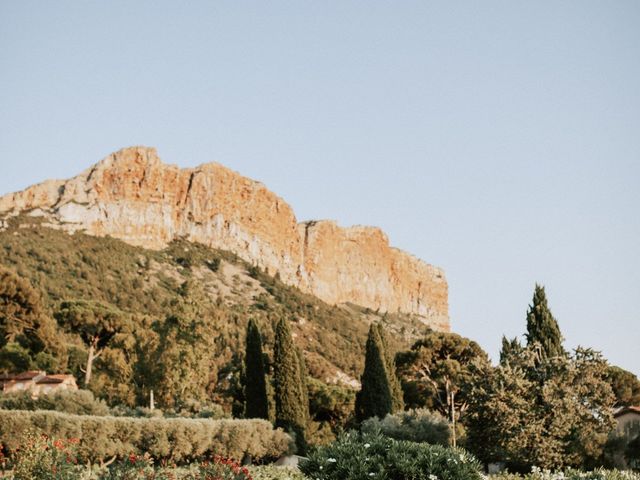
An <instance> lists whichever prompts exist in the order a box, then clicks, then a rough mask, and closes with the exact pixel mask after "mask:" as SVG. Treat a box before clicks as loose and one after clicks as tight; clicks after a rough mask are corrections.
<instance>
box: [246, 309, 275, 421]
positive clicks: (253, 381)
mask: <svg viewBox="0 0 640 480" xmlns="http://www.w3.org/2000/svg"><path fill="white" fill-rule="evenodd" d="M265 374H266V372H265V369H264V357H263V353H262V336H261V335H260V329H259V328H258V325H257V324H256V322H255V320H253V319H251V320H249V324H248V325H247V337H246V343H245V353H244V379H245V380H244V383H245V386H244V397H245V409H244V416H245V418H264V419H268V418H269V398H268V396H267V381H266V377H265Z"/></svg>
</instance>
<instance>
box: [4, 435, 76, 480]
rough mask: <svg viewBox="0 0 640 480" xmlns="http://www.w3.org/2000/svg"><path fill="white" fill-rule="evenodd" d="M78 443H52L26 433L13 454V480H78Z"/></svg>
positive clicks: (50, 440) (64, 441) (55, 441)
mask: <svg viewBox="0 0 640 480" xmlns="http://www.w3.org/2000/svg"><path fill="white" fill-rule="evenodd" d="M77 444H78V441H77V439H69V440H60V439H58V440H54V439H51V438H49V437H47V436H45V435H40V434H37V433H34V432H28V433H27V435H26V436H25V437H24V440H23V442H22V443H21V446H20V448H18V449H17V450H16V451H15V452H14V454H13V478H14V480H33V479H34V478H37V479H39V480H71V479H75V478H78V475H79V472H80V470H81V469H82V467H79V466H78V465H77V459H76V455H75V448H76V446H77Z"/></svg>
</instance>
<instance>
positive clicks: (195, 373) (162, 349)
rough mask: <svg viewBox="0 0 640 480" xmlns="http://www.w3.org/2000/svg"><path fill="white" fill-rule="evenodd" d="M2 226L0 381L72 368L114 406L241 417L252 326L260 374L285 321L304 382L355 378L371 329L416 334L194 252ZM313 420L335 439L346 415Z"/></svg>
mask: <svg viewBox="0 0 640 480" xmlns="http://www.w3.org/2000/svg"><path fill="white" fill-rule="evenodd" d="M8 223H9V225H8V228H7V229H6V230H4V231H1V232H0V265H2V266H3V267H2V268H3V270H2V272H4V273H2V275H0V333H1V334H2V335H0V342H1V344H0V373H2V372H16V371H24V370H27V369H35V368H37V369H43V370H46V371H48V372H50V373H72V374H74V376H75V377H76V379H77V381H78V384H80V385H82V384H88V388H89V389H90V390H91V391H92V392H93V393H94V394H95V395H96V397H98V398H100V399H103V400H105V401H106V402H107V403H108V405H109V406H111V407H113V406H118V407H119V408H120V407H121V406H126V407H129V408H140V407H143V406H148V405H149V402H150V397H151V392H152V391H153V394H154V397H155V400H156V406H159V407H160V408H162V409H163V410H164V411H165V412H171V411H175V412H178V411H186V410H194V409H196V408H198V405H209V404H211V403H216V404H220V405H222V406H223V407H224V408H225V409H226V410H227V412H228V413H231V412H233V413H234V414H235V415H236V416H241V415H243V412H244V400H245V398H246V397H245V395H244V384H243V382H242V378H241V372H242V370H243V369H242V366H243V354H242V352H243V350H244V343H245V341H246V338H245V332H246V327H247V324H248V321H249V319H250V318H252V319H254V320H255V321H256V324H258V325H260V327H261V332H260V333H261V337H262V348H263V353H264V360H265V365H264V367H265V370H266V371H267V372H269V373H271V370H272V361H273V347H274V340H275V335H274V328H273V326H274V323H275V322H274V319H279V318H286V319H288V321H289V323H290V327H291V329H292V333H293V334H295V338H296V346H297V347H298V348H300V349H301V350H303V351H304V353H305V361H306V367H307V368H308V370H309V374H310V376H311V377H313V378H315V379H316V380H319V381H321V382H323V383H327V382H329V381H331V382H333V381H335V380H334V379H336V378H344V379H346V380H349V379H352V378H357V376H358V375H359V374H360V373H361V371H362V366H363V363H364V350H363V345H364V339H365V338H366V333H367V328H368V325H369V324H370V323H371V322H375V321H384V322H385V329H386V330H388V331H391V332H393V335H390V336H389V339H388V341H389V347H390V351H391V350H395V349H397V348H398V347H401V346H402V347H406V345H408V344H409V342H410V341H412V340H413V339H415V338H417V336H418V335H419V334H420V333H421V332H422V331H423V330H424V325H423V324H421V322H420V321H419V320H418V319H417V318H413V317H411V316H409V315H400V314H388V315H386V316H385V315H382V314H378V313H376V312H372V311H370V310H367V309H363V308H360V307H357V306H354V305H343V306H330V305H327V304H325V303H323V302H322V301H320V300H318V299H317V298H315V297H313V296H311V295H307V294H304V293H302V292H300V291H299V290H297V289H295V288H293V287H289V286H286V285H284V284H283V283H282V282H280V280H279V279H278V277H277V275H276V276H275V277H274V276H270V275H267V274H266V273H265V272H263V271H261V270H260V269H259V268H257V267H254V266H250V265H248V264H247V263H245V262H243V261H242V260H240V259H238V258H237V257H236V256H234V255H233V254H230V253H228V252H224V251H219V250H214V249H211V248H207V247H205V246H203V245H198V244H192V243H188V242H186V241H176V242H173V243H171V244H170V245H169V246H168V247H167V248H166V249H164V250H161V251H150V250H145V249H142V248H139V247H134V246H131V245H128V244H126V243H124V242H121V241H119V240H116V239H113V238H108V237H107V238H97V237H92V236H88V235H84V234H82V233H76V234H74V235H68V234H66V233H64V232H60V231H57V230H52V229H49V228H46V227H43V226H41V225H40V224H39V220H38V219H33V218H29V217H18V218H14V219H10V220H9V221H8ZM18 224H20V225H22V226H28V228H20V227H19V226H18ZM5 267H6V268H5ZM3 285H4V286H3ZM269 388H270V386H269V385H267V389H268V390H269ZM325 392H333V390H332V389H327V390H325ZM337 394H338V395H339V396H340V397H341V398H342V392H337ZM341 402H342V400H339V401H338V404H340V403H341ZM193 413H194V414H197V413H198V412H196V411H194V412H193ZM315 413H316V412H311V414H312V416H313V417H314V421H315V422H317V423H318V422H319V423H320V424H321V425H317V426H314V428H317V429H322V430H323V431H326V432H328V433H330V434H333V433H332V432H336V431H338V430H339V429H340V428H343V427H344V426H345V425H344V424H342V425H338V422H342V421H343V420H344V421H346V416H344V415H343V414H342V413H337V412H333V413H332V414H331V423H329V422H328V421H325V420H324V418H325V417H326V416H327V415H326V411H323V412H320V413H319V414H318V415H315Z"/></svg>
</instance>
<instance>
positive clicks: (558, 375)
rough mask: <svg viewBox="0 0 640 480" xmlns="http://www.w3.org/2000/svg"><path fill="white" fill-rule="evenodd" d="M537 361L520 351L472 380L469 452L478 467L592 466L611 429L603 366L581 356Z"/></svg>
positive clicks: (531, 352)
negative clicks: (500, 464) (479, 463)
mask: <svg viewBox="0 0 640 480" xmlns="http://www.w3.org/2000/svg"><path fill="white" fill-rule="evenodd" d="M538 353H539V350H538V349H535V348H526V349H524V350H523V352H522V353H521V354H520V355H519V356H518V357H517V358H511V359H510V360H509V361H508V362H505V363H504V364H503V365H499V366H498V367H496V368H495V369H494V370H493V371H492V372H491V373H490V374H486V375H485V376H482V377H478V378H477V379H476V381H475V383H474V388H473V391H472V393H471V396H470V408H469V421H468V435H469V439H468V445H469V446H470V447H471V448H472V450H473V451H474V453H476V454H477V455H478V457H479V458H481V459H482V460H484V461H485V462H493V461H504V462H506V463H507V464H508V465H509V466H510V467H512V468H514V469H516V470H522V469H524V470H526V469H528V468H529V467H531V466H533V465H538V466H541V467H545V468H563V467H568V466H571V467H583V466H590V465H593V464H594V463H596V462H597V459H598V458H599V457H600V455H601V454H602V450H603V447H604V445H605V443H606V441H607V437H608V435H609V433H610V432H611V431H612V429H613V427H614V420H613V415H612V409H611V406H612V405H613V401H614V399H613V394H612V392H611V387H610V386H609V384H608V383H607V381H606V369H607V364H606V361H605V360H604V359H603V358H602V357H601V356H600V355H599V354H598V353H596V352H593V351H592V350H585V349H577V350H576V352H575V353H574V354H573V355H571V356H561V357H552V358H546V359H545V358H541V357H540V356H539V355H538Z"/></svg>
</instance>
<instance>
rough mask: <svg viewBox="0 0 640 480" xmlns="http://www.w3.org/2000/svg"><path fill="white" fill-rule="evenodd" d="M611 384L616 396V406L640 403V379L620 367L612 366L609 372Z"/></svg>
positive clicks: (608, 376)
mask: <svg viewBox="0 0 640 480" xmlns="http://www.w3.org/2000/svg"><path fill="white" fill-rule="evenodd" d="M607 378H608V380H609V384H610V385H611V388H612V389H613V394H614V395H615V396H616V406H617V407H624V406H632V405H640V379H638V377H636V376H635V375H634V374H633V373H631V372H629V371H627V370H624V369H622V368H620V367H615V366H611V367H609V370H608V372H607Z"/></svg>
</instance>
